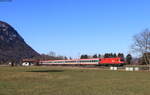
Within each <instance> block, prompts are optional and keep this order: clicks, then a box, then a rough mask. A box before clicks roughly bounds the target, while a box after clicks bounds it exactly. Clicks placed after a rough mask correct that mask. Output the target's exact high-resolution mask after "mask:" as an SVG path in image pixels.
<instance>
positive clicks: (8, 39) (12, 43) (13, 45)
mask: <svg viewBox="0 0 150 95" xmlns="http://www.w3.org/2000/svg"><path fill="white" fill-rule="evenodd" d="M37 56H40V54H38V53H37V52H36V51H35V50H33V49H32V48H31V47H30V46H29V45H28V44H27V43H26V42H25V41H24V39H23V38H22V37H21V36H20V35H19V34H18V32H17V31H16V30H15V29H14V28H13V27H12V26H11V25H9V24H8V23H6V22H3V21H0V63H6V62H11V61H15V62H19V61H21V60H22V59H24V58H33V57H37Z"/></svg>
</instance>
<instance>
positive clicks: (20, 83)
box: [0, 67, 150, 95]
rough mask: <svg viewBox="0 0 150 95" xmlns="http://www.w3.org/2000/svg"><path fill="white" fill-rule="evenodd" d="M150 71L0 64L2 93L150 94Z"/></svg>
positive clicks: (72, 94) (12, 94) (39, 94)
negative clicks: (8, 65)
mask: <svg viewBox="0 0 150 95" xmlns="http://www.w3.org/2000/svg"><path fill="white" fill-rule="evenodd" d="M149 75H150V72H123V71H107V70H99V69H81V68H76V67H75V68H74V67H73V68H70V67H0V95H149V93H150V90H149V88H150V76H149Z"/></svg>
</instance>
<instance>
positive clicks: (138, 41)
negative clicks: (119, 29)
mask: <svg viewBox="0 0 150 95" xmlns="http://www.w3.org/2000/svg"><path fill="white" fill-rule="evenodd" d="M133 40H134V43H133V45H132V49H133V50H134V52H137V53H139V54H140V55H141V56H143V58H144V60H145V62H146V64H149V63H150V58H149V56H148V53H149V52H150V30H149V29H145V30H144V31H143V32H141V33H139V34H136V35H135V36H134V37H133Z"/></svg>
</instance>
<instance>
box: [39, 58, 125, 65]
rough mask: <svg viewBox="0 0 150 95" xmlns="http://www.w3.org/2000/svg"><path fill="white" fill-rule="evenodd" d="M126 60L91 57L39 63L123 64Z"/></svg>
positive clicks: (41, 62) (40, 62)
mask: <svg viewBox="0 0 150 95" xmlns="http://www.w3.org/2000/svg"><path fill="white" fill-rule="evenodd" d="M125 63H126V62H125V61H124V60H123V59H122V58H120V57H115V58H91V59H71V60H42V61H39V65H63V66H69V65H74V66H85V65H94V66H123V65H124V64H125Z"/></svg>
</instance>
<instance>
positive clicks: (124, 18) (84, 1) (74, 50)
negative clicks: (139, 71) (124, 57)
mask: <svg viewBox="0 0 150 95" xmlns="http://www.w3.org/2000/svg"><path fill="white" fill-rule="evenodd" d="M149 4H150V0H12V2H0V12H1V13H0V20H2V21H6V22H7V23H9V24H11V25H12V26H13V27H14V28H15V29H16V30H17V31H18V32H19V34H20V35H21V36H22V37H23V38H24V39H25V41H26V42H27V43H28V44H29V45H30V46H31V47H32V48H34V49H35V50H36V51H38V52H39V53H48V52H49V51H54V52H56V53H57V54H60V55H66V56H72V57H78V56H79V55H80V54H95V53H101V54H104V53H105V52H107V53H109V52H112V53H118V52H123V53H125V54H127V53H130V45H131V44H132V37H133V35H135V34H137V33H139V32H141V31H143V30H144V29H145V28H149V27H150V26H149V24H150V6H149Z"/></svg>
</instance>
